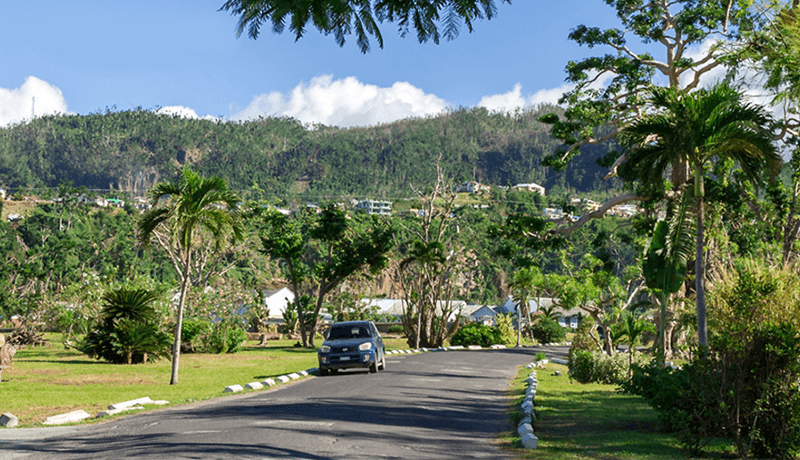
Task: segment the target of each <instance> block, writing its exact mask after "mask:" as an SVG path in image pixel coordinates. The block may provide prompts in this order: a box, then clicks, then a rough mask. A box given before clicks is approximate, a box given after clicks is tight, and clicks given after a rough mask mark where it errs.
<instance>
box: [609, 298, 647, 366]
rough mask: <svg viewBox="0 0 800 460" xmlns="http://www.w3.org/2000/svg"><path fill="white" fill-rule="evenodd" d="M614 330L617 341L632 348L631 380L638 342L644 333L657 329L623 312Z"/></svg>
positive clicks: (629, 358)
mask: <svg viewBox="0 0 800 460" xmlns="http://www.w3.org/2000/svg"><path fill="white" fill-rule="evenodd" d="M612 330H613V331H614V335H615V336H616V337H617V340H620V341H622V342H624V343H627V344H628V346H629V347H630V349H629V350H628V355H629V356H628V369H629V373H628V378H630V377H631V376H633V354H634V352H635V351H636V342H637V341H638V340H639V337H640V336H641V335H642V334H643V333H645V332H652V331H654V330H655V327H653V325H652V324H650V323H648V322H646V321H645V320H643V319H641V318H637V317H636V316H635V315H634V314H633V313H630V312H623V313H622V315H621V317H620V320H619V321H618V322H617V323H616V324H615V325H614V327H613V328H612Z"/></svg>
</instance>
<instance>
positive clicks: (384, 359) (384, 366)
mask: <svg viewBox="0 0 800 460" xmlns="http://www.w3.org/2000/svg"><path fill="white" fill-rule="evenodd" d="M381 370H382V371H385V370H386V354H384V355H383V356H382V357H381Z"/></svg>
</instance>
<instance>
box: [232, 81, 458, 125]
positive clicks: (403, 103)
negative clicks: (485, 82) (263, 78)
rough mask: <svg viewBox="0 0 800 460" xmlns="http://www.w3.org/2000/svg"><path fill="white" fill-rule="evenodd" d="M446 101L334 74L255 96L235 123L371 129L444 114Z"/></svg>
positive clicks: (411, 89) (406, 85)
mask: <svg viewBox="0 0 800 460" xmlns="http://www.w3.org/2000/svg"><path fill="white" fill-rule="evenodd" d="M447 106H448V104H447V102H446V101H444V100H443V99H441V98H439V97H437V96H435V95H432V94H425V92H424V91H422V90H421V89H419V88H416V87H415V86H413V85H411V84H410V83H406V82H397V83H395V84H393V85H392V86H391V87H389V88H381V87H378V86H375V85H368V84H365V83H361V82H360V81H358V79H357V78H355V77H347V78H345V79H343V80H334V79H333V77H332V76H330V75H324V76H319V77H315V78H313V79H312V80H311V82H310V83H308V84H300V85H297V86H296V87H295V88H294V89H293V90H292V91H291V92H290V93H288V94H283V93H280V92H277V91H275V92H271V93H269V94H261V95H258V96H255V97H254V98H253V100H252V101H251V102H250V104H249V105H248V106H247V107H246V108H245V109H244V110H242V111H240V112H238V113H235V114H234V115H233V116H231V118H232V119H233V120H250V119H255V118H258V117H260V116H264V117H270V116H288V117H293V118H296V119H298V120H300V121H302V122H303V123H320V124H324V125H335V126H342V127H349V126H368V125H375V124H378V123H387V122H391V121H394V120H399V119H403V118H408V117H421V116H425V115H432V114H436V113H439V112H441V111H443V110H444V109H445V108H447Z"/></svg>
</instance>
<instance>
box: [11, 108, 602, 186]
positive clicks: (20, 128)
mask: <svg viewBox="0 0 800 460" xmlns="http://www.w3.org/2000/svg"><path fill="white" fill-rule="evenodd" d="M552 110H554V109H553V108H552V107H545V108H541V109H539V110H530V111H522V112H517V113H515V114H500V113H490V112H488V111H487V110H485V109H482V108H474V109H463V108H462V109H458V110H453V111H450V112H448V113H445V114H441V115H439V116H435V117H427V118H415V119H406V120H400V121H396V122H393V123H387V124H382V125H378V126H371V127H359V128H349V129H342V128H336V127H328V126H317V125H315V126H304V125H303V124H302V123H300V122H299V121H297V120H294V119H290V118H262V119H259V120H257V121H250V122H241V123H237V122H215V121H211V120H199V119H186V118H179V117H175V116H169V115H163V114H157V113H155V112H153V111H149V110H143V109H137V110H132V111H106V112H104V113H95V114H90V115H59V116H46V117H42V118H37V119H35V120H33V121H31V122H28V123H24V124H18V125H15V126H11V127H8V128H4V129H0V184H2V185H4V186H6V187H10V188H12V189H20V188H38V187H55V186H57V185H58V184H59V183H61V182H64V181H73V183H74V185H75V186H86V187H87V188H89V189H94V190H108V189H116V190H123V191H129V192H131V193H133V194H134V195H140V194H142V193H143V192H144V191H145V190H147V189H148V188H149V187H150V186H151V185H152V184H154V183H155V182H158V181H160V180H164V179H167V178H171V177H172V176H173V175H174V174H175V173H176V172H177V171H178V170H179V169H180V168H181V166H182V165H184V164H187V163H188V164H191V165H193V167H194V168H195V169H197V170H198V171H200V172H201V173H203V174H205V175H211V174H214V175H219V176H222V177H224V178H226V179H227V180H228V181H229V183H230V185H231V187H232V188H234V189H236V190H240V191H244V190H262V191H263V195H264V196H279V197H290V196H291V197H294V196H297V197H303V198H307V199H319V200H324V199H326V198H330V199H333V198H336V199H342V198H349V197H354V198H358V197H366V196H369V197H376V198H378V197H380V198H399V197H406V196H410V195H411V188H410V186H411V185H416V186H421V185H424V184H427V183H430V182H432V181H433V179H434V177H435V172H434V164H435V162H436V159H437V158H438V157H439V156H440V155H441V164H442V166H443V168H444V170H445V171H446V172H447V174H448V175H450V176H451V179H453V180H457V181H461V180H477V181H480V182H482V183H484V184H488V185H503V186H504V185H514V184H516V183H522V182H535V183H538V184H541V185H543V186H545V188H547V189H548V190H553V189H555V190H563V189H566V188H569V189H571V190H575V191H579V192H586V191H589V190H597V189H605V188H609V187H613V186H615V184H613V183H601V181H599V180H598V177H599V175H600V169H599V167H598V166H597V164H596V162H595V160H596V159H597V158H599V157H602V156H604V155H605V154H606V153H607V152H608V149H609V147H608V146H603V147H589V148H587V149H586V150H585V151H584V152H583V153H582V155H580V156H579V157H578V158H577V159H576V161H574V162H573V163H572V164H571V165H570V166H569V168H568V169H567V171H566V172H565V173H555V172H553V171H552V170H550V169H549V168H546V167H543V166H541V161H542V158H543V157H544V156H545V155H547V154H549V153H552V152H553V151H554V150H555V149H556V148H557V146H558V145H557V143H556V141H554V140H552V139H551V138H550V137H549V135H548V126H547V125H544V124H542V123H539V122H538V121H537V118H538V117H539V116H540V115H541V113H544V112H548V111H552Z"/></svg>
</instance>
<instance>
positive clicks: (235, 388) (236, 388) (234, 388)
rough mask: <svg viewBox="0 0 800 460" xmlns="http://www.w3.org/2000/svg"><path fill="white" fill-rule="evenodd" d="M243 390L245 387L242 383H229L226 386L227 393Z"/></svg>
mask: <svg viewBox="0 0 800 460" xmlns="http://www.w3.org/2000/svg"><path fill="white" fill-rule="evenodd" d="M242 390H244V388H243V387H242V386H241V385H228V386H227V387H225V393H236V392H237V391H242Z"/></svg>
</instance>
